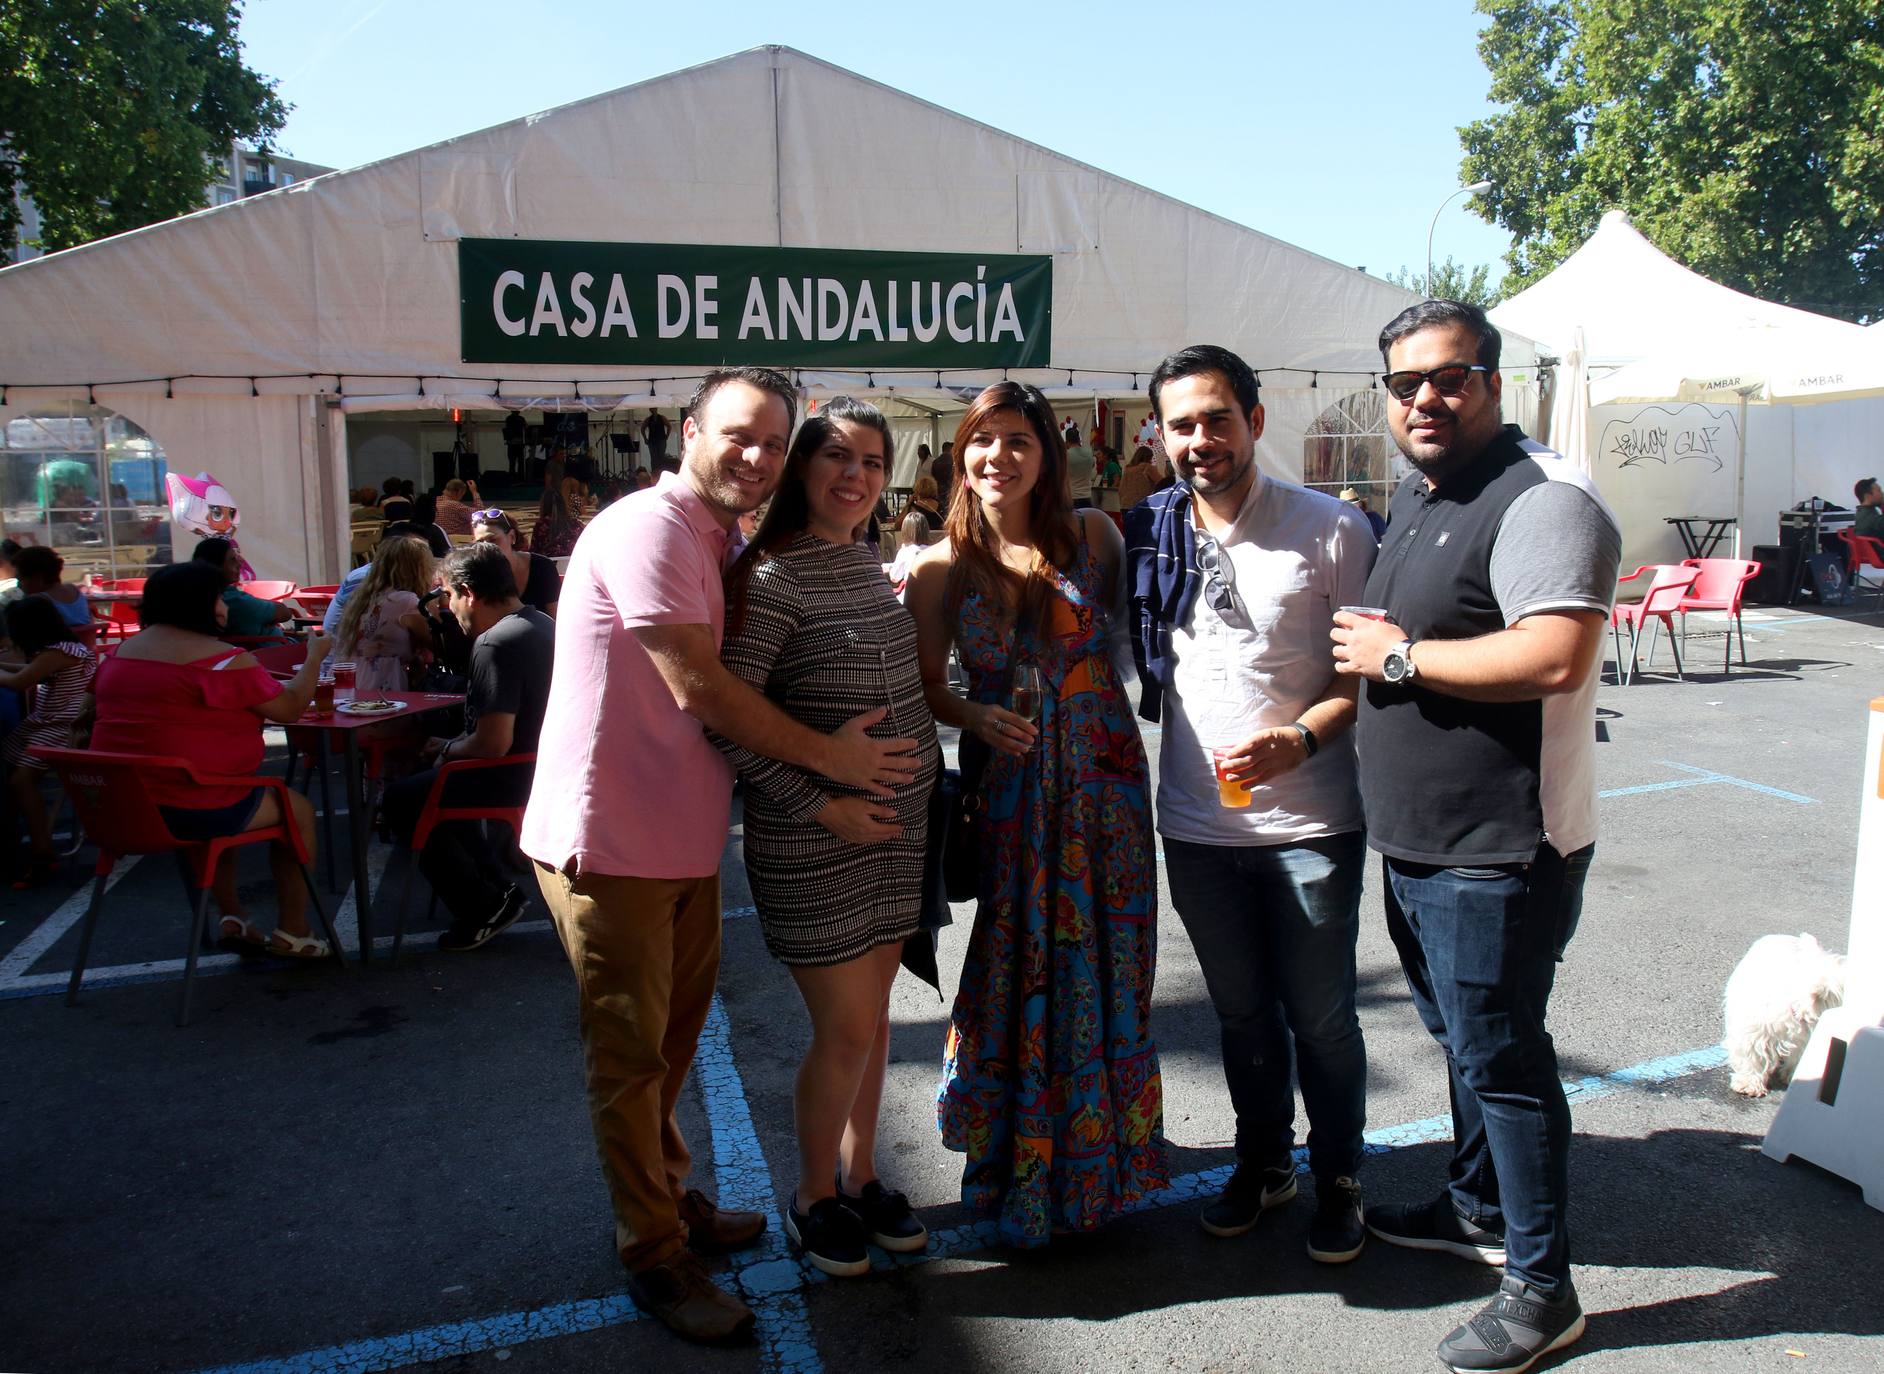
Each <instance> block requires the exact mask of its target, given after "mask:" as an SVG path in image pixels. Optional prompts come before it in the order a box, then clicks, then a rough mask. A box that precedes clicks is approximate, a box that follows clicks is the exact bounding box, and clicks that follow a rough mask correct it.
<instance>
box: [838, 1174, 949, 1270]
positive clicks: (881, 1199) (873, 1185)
mask: <svg viewBox="0 0 1884 1374" xmlns="http://www.w3.org/2000/svg"><path fill="white" fill-rule="evenodd" d="M837 1200H838V1201H839V1202H841V1203H843V1204H844V1205H845V1206H846V1207H848V1208H850V1210H851V1211H852V1212H854V1213H856V1214H857V1219H858V1220H859V1221H861V1222H862V1223H863V1228H864V1232H865V1234H867V1235H868V1236H869V1237H870V1239H871V1240H872V1241H874V1242H876V1243H877V1244H878V1245H881V1246H882V1247H883V1248H884V1249H885V1250H894V1251H896V1252H897V1253H898V1254H903V1255H907V1254H912V1253H914V1252H915V1251H917V1250H921V1249H923V1248H925V1247H926V1246H927V1245H928V1244H929V1228H928V1227H926V1226H924V1225H923V1224H922V1218H920V1217H918V1216H917V1215H916V1214H915V1212H914V1211H912V1210H911V1209H910V1206H909V1199H908V1198H906V1197H904V1196H903V1195H902V1194H901V1193H898V1192H892V1191H891V1190H890V1189H888V1188H885V1187H884V1186H883V1184H882V1183H881V1182H880V1181H878V1180H876V1179H871V1180H870V1182H868V1183H866V1184H864V1186H863V1191H862V1192H861V1193H859V1194H857V1195H856V1196H854V1197H853V1196H852V1195H851V1194H849V1193H847V1192H845V1191H844V1184H843V1182H842V1180H840V1181H839V1182H838V1185H837Z"/></svg>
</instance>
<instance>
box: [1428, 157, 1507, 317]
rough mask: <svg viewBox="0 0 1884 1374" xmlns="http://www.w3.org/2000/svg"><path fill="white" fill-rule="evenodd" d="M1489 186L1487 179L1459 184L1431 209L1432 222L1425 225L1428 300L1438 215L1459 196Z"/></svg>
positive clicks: (1430, 295) (1477, 191)
mask: <svg viewBox="0 0 1884 1374" xmlns="http://www.w3.org/2000/svg"><path fill="white" fill-rule="evenodd" d="M1491 188H1492V184H1491V183H1490V182H1489V181H1475V182H1473V183H1472V184H1471V185H1470V186H1461V187H1460V188H1459V189H1458V190H1456V191H1454V192H1453V193H1452V194H1451V195H1449V196H1447V197H1446V198H1445V199H1444V200H1442V201H1440V202H1439V208H1438V209H1437V210H1435V211H1433V222H1432V223H1431V224H1429V225H1427V226H1426V298H1427V299H1428V300H1431V299H1432V297H1433V231H1434V230H1435V229H1437V228H1438V227H1439V217H1440V216H1441V215H1442V214H1444V213H1445V210H1446V207H1447V206H1448V205H1450V204H1452V202H1453V201H1455V200H1457V199H1458V198H1459V197H1460V196H1470V195H1476V194H1478V193H1479V192H1480V191H1489V190H1491Z"/></svg>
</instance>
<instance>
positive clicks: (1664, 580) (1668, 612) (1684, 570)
mask: <svg viewBox="0 0 1884 1374" xmlns="http://www.w3.org/2000/svg"><path fill="white" fill-rule="evenodd" d="M1645 572H1652V573H1654V574H1655V576H1654V578H1653V580H1651V581H1650V583H1649V589H1648V595H1646V596H1644V597H1643V598H1642V599H1641V600H1640V601H1634V602H1630V601H1618V602H1617V603H1616V605H1615V609H1613V610H1612V611H1610V613H1609V630H1610V636H1611V638H1612V639H1614V641H1615V645H1616V683H1617V685H1618V686H1623V687H1626V686H1628V684H1629V682H1630V681H1631V680H1632V679H1633V678H1634V677H1635V675H1636V673H1638V672H1639V671H1641V668H1640V665H1639V663H1638V661H1637V659H1636V650H1637V648H1638V647H1639V646H1640V645H1641V643H1642V627H1643V625H1644V624H1648V623H1649V622H1651V621H1657V622H1660V623H1661V624H1662V625H1666V626H1667V627H1668V642H1669V644H1670V645H1671V646H1672V647H1673V649H1674V651H1675V677H1676V678H1677V679H1678V680H1679V681H1683V682H1685V681H1687V679H1686V678H1685V677H1683V676H1682V673H1681V645H1680V644H1679V643H1678V642H1677V641H1676V639H1675V621H1674V616H1675V613H1676V612H1677V611H1679V610H1680V609H1681V598H1682V597H1683V596H1684V595H1685V594H1686V593H1687V590H1688V588H1690V587H1692V586H1693V585H1694V580H1695V579H1696V578H1697V577H1699V576H1700V573H1699V572H1697V571H1696V570H1695V569H1693V568H1689V567H1681V566H1677V565H1674V564H1662V563H1647V564H1644V565H1643V566H1642V567H1639V568H1637V569H1636V570H1635V571H1634V572H1632V573H1630V574H1629V575H1628V576H1627V577H1621V578H1618V579H1616V580H1617V582H1618V583H1622V582H1633V581H1635V580H1636V579H1637V578H1639V577H1640V576H1642V574H1643V573H1645ZM1625 625H1627V626H1628V627H1629V666H1628V668H1627V669H1624V667H1623V666H1622V627H1623V626H1625ZM1649 629H1650V638H1649V662H1650V663H1651V664H1653V663H1654V662H1655V640H1654V637H1653V632H1654V629H1655V626H1654V625H1652V624H1651V625H1649Z"/></svg>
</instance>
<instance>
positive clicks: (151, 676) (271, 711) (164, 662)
mask: <svg viewBox="0 0 1884 1374" xmlns="http://www.w3.org/2000/svg"><path fill="white" fill-rule="evenodd" d="M222 585H223V584H222V575H221V574H220V573H219V572H217V570H216V569H214V568H212V567H209V566H208V565H206V564H202V563H174V564H172V565H171V566H169V567H167V568H162V569H160V570H158V571H157V572H155V573H153V574H152V575H151V578H150V581H148V582H146V583H145V584H144V602H143V606H142V607H141V609H140V612H139V618H140V620H141V622H142V624H143V627H144V628H143V629H142V630H140V631H139V632H138V633H137V634H134V635H132V636H131V637H130V638H129V639H127V640H125V641H124V643H123V644H122V645H121V646H119V648H118V651H117V652H116V653H114V654H113V655H112V656H111V657H110V658H109V659H107V660H106V661H105V662H104V663H103V664H102V665H100V667H99V670H98V675H97V678H96V679H95V681H94V684H93V690H94V692H95V693H96V695H97V700H98V708H97V723H96V724H95V725H94V726H93V727H92V748H94V749H101V750H107V751H110V752H113V753H123V754H154V755H170V756H177V757H181V758H186V759H188V760H189V761H190V762H191V763H193V764H195V765H196V767H197V768H198V769H199V770H200V771H203V772H208V773H221V774H224V775H227V776H247V775H252V774H253V773H254V772H255V771H256V770H257V769H258V768H260V767H261V764H262V723H263V722H264V721H274V722H276V723H278V724H285V723H287V722H289V721H292V720H298V719H299V718H300V716H301V713H302V712H303V711H305V710H306V709H307V705H308V702H309V701H311V700H313V697H314V682H315V679H316V678H318V677H319V676H320V666H321V662H322V660H324V659H325V658H326V657H327V650H328V647H329V641H328V639H327V637H326V636H325V635H323V634H321V633H320V632H319V631H318V630H317V631H315V632H314V633H313V634H312V635H310V636H309V637H308V641H307V661H306V662H305V663H303V664H302V665H301V670H300V671H299V672H298V673H297V674H296V675H295V677H294V680H293V681H292V682H288V683H286V684H283V683H279V682H277V681H275V679H274V678H272V677H270V676H269V675H268V674H267V673H266V672H265V671H263V669H262V668H261V666H260V665H259V664H257V663H256V661H255V658H254V656H253V655H251V654H249V653H246V652H244V651H243V650H241V649H236V648H233V647H231V646H230V645H227V644H224V643H223V642H222V641H221V640H220V639H218V638H217V637H216V635H217V632H218V631H219V630H220V629H221V626H222V622H223V616H224V614H225V612H224V607H223V604H222ZM151 790H152V795H153V800H155V801H156V802H157V805H158V809H159V810H160V811H162V812H163V816H164V822H165V824H167V825H168V826H169V827H170V833H171V834H173V835H175V836H176V837H177V838H178V839H181V840H208V839H214V838H216V837H218V836H221V835H239V834H241V833H242V832H244V831H246V830H259V829H261V828H262V827H264V826H270V825H275V824H277V823H279V822H280V821H281V819H282V816H281V808H280V803H279V802H278V801H277V800H276V798H277V795H278V794H277V793H275V792H273V791H269V790H265V789H263V788H259V787H257V788H252V789H251V788H241V787H196V786H193V785H191V784H188V783H181V782H178V783H157V784H154V785H153V786H152V789H151ZM287 796H288V804H289V809H290V810H291V811H292V812H293V815H292V817H291V818H290V819H291V820H292V821H293V823H294V825H295V827H296V828H297V829H299V830H300V832H301V838H302V840H303V841H304V842H305V843H306V845H307V852H308V854H309V855H310V856H311V855H312V854H313V853H314V808H313V807H311V806H309V805H308V802H307V799H306V798H305V797H303V796H301V795H300V794H299V793H295V792H290V793H288V794H287ZM268 857H269V863H270V865H271V867H272V868H273V869H274V874H275V891H276V894H277V897H276V900H277V901H278V903H279V908H280V909H279V911H278V913H277V917H276V919H277V921H278V925H277V928H276V930H275V933H274V934H273V935H272V936H271V937H268V938H267V939H264V938H263V936H262V935H261V934H260V933H259V932H258V931H257V930H256V929H255V927H254V926H252V925H250V924H249V921H248V913H247V912H246V911H244V910H243V906H242V898H241V897H240V895H239V894H238V893H237V892H236V885H235V853H234V851H231V852H229V853H227V854H224V855H223V858H222V862H221V864H219V865H218V867H217V869H216V875H215V886H214V887H213V888H212V891H213V892H214V893H215V896H216V906H217V908H218V909H219V910H220V911H221V912H222V930H221V933H222V943H223V945H224V947H225V948H229V949H234V950H237V951H238V952H244V953H247V952H259V951H263V950H265V951H267V952H268V953H270V954H283V955H289V956H292V957H294V958H297V959H324V958H326V957H327V956H328V955H330V954H332V953H333V950H332V949H331V948H330V947H329V946H328V944H327V942H326V941H325V940H321V939H317V938H314V937H313V936H311V935H310V934H309V933H308V925H307V892H306V889H305V888H304V887H303V886H302V882H301V874H300V873H299V871H298V870H297V865H296V862H295V856H294V850H293V849H292V848H291V847H290V846H288V845H286V844H279V843H277V844H272V845H270V846H269V851H268Z"/></svg>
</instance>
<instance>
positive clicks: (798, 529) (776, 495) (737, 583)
mask: <svg viewBox="0 0 1884 1374" xmlns="http://www.w3.org/2000/svg"><path fill="white" fill-rule="evenodd" d="M840 423H847V424H853V425H858V426H860V427H861V428H864V429H868V430H872V431H874V432H875V433H876V434H877V435H879V436H880V437H881V438H882V440H883V475H884V480H885V481H888V480H889V473H890V465H891V464H893V463H894V462H895V461H896V436H895V435H893V434H892V433H891V432H890V422H889V420H888V419H886V418H885V417H884V414H883V412H882V411H880V410H878V409H877V408H876V407H875V406H873V405H871V404H870V403H869V402H867V401H859V400H857V399H856V398H854V397H851V396H833V397H832V398H831V399H830V400H829V401H827V402H825V403H824V405H823V406H822V407H820V408H819V410H818V413H817V414H816V415H807V416H806V417H805V422H804V424H802V425H800V426H799V428H798V433H797V434H796V435H794V436H793V438H792V446H791V448H790V449H789V450H787V452H786V454H785V470H784V472H783V473H782V474H780V476H779V479H778V490H777V491H775V492H773V493H772V500H771V504H769V505H768V506H767V507H766V508H765V518H764V519H763V520H761V521H760V522H759V528H758V529H757V530H755V531H754V532H753V535H752V540H751V542H750V543H748V544H747V545H746V547H745V548H744V549H743V550H741V552H740V555H739V557H738V558H737V559H736V560H734V562H733V566H732V567H730V568H728V569H727V570H726V633H727V634H729V635H730V634H734V633H736V632H737V631H738V629H739V627H740V625H741V624H742V623H743V622H744V620H745V617H746V588H747V586H748V585H750V583H751V581H752V570H753V568H755V567H756V566H757V565H758V563H759V561H760V560H761V559H764V558H770V557H771V556H772V554H773V552H774V551H776V550H778V549H782V548H784V547H785V545H787V544H789V543H791V542H792V540H794V539H796V538H797V537H798V536H799V535H800V534H802V533H804V531H805V529H806V528H807V527H808V526H809V525H810V524H811V500H810V498H809V497H808V496H806V494H805V469H806V467H808V466H809V465H810V463H811V459H812V456H813V455H814V454H816V453H817V451H818V450H819V449H821V448H823V447H824V446H825V444H827V443H828V442H830V440H831V437H832V436H833V435H834V434H836V433H837V427H838V425H839V424H840ZM875 518H876V512H875V511H874V510H872V511H869V512H868V513H866V514H865V516H864V518H863V520H861V521H859V522H858V525H857V530H861V529H863V528H864V526H865V525H867V524H868V523H869V522H870V521H872V520H874V519H875ZM856 532H857V531H856V530H853V531H852V534H853V535H855V534H856Z"/></svg>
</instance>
